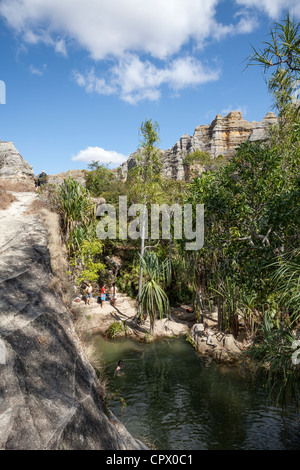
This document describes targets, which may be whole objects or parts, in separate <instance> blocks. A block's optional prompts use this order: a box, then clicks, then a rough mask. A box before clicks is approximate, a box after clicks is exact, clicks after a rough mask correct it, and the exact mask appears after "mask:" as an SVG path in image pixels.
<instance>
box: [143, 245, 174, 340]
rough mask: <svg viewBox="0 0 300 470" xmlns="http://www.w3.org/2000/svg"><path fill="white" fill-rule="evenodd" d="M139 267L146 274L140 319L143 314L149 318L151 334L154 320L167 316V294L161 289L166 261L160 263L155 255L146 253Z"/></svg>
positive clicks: (164, 279)
mask: <svg viewBox="0 0 300 470" xmlns="http://www.w3.org/2000/svg"><path fill="white" fill-rule="evenodd" d="M141 266H142V268H143V270H144V271H145V274H146V281H145V283H144V285H143V287H142V291H141V298H140V303H141V318H142V316H143V312H144V311H146V315H147V316H149V318H150V332H151V334H152V333H153V329H154V324H155V320H156V318H157V317H159V318H162V317H163V315H164V314H167V315H168V314H169V310H170V305H169V299H168V296H167V294H166V293H165V291H164V289H163V288H162V286H161V284H162V285H164V284H165V283H166V280H167V278H168V260H165V261H164V262H162V263H160V262H159V260H158V257H157V255H156V253H154V252H151V251H150V252H149V251H146V252H145V254H144V257H141Z"/></svg>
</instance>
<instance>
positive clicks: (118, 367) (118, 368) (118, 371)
mask: <svg viewBox="0 0 300 470" xmlns="http://www.w3.org/2000/svg"><path fill="white" fill-rule="evenodd" d="M122 369H123V361H119V362H118V365H117V368H116V370H115V373H114V377H115V376H116V375H118V374H119V373H120V372H121V371H122Z"/></svg>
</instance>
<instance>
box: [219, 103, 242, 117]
mask: <svg viewBox="0 0 300 470" xmlns="http://www.w3.org/2000/svg"><path fill="white" fill-rule="evenodd" d="M247 110H248V108H247V106H232V105H229V106H227V107H226V108H224V109H222V111H221V114H224V116H226V115H227V114H229V113H231V111H239V112H240V113H242V116H243V117H245V116H246V115H247Z"/></svg>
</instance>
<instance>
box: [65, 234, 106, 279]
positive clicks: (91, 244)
mask: <svg viewBox="0 0 300 470" xmlns="http://www.w3.org/2000/svg"><path fill="white" fill-rule="evenodd" d="M102 249H103V244H102V242H101V241H100V240H98V239H94V240H92V241H89V240H83V241H82V243H81V244H80V246H79V249H78V251H76V252H75V253H74V256H73V257H72V258H71V261H70V265H71V266H72V267H73V276H74V277H75V279H76V282H77V284H78V285H80V284H82V283H83V282H86V281H89V282H91V283H93V282H97V281H98V280H99V275H100V274H101V273H103V272H104V270H105V265H104V263H103V262H101V261H100V259H99V258H100V255H101V252H102Z"/></svg>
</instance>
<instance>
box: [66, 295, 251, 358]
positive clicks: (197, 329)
mask: <svg viewBox="0 0 300 470" xmlns="http://www.w3.org/2000/svg"><path fill="white" fill-rule="evenodd" d="M71 310H72V312H73V315H74V320H75V323H76V329H77V330H78V331H80V332H81V333H82V334H88V335H94V334H102V335H104V336H105V337H107V336H110V337H112V336H111V333H113V338H118V337H119V338H120V337H125V336H126V337H130V338H133V339H135V340H137V341H143V342H149V341H155V340H159V339H164V338H174V337H178V336H185V337H186V339H187V340H188V341H189V342H190V343H191V344H192V345H193V347H194V348H195V350H196V351H197V352H199V353H200V354H202V355H203V356H208V357H211V358H213V359H214V360H216V361H218V362H222V363H226V364H233V363H235V362H236V361H238V360H239V358H240V355H241V353H242V352H243V351H244V350H245V349H246V348H247V347H249V346H250V344H251V342H250V341H249V340H247V338H246V337H245V335H244V334H243V333H240V334H239V336H238V337H237V338H234V336H233V335H232V334H225V333H222V332H220V331H218V329H217V311H213V312H211V313H209V312H206V314H205V315H204V323H198V322H197V319H196V318H195V315H194V314H193V313H192V312H189V310H190V309H189V308H188V306H181V307H178V308H172V309H171V314H170V317H169V318H163V319H161V320H159V319H158V320H156V322H155V325H154V329H153V332H152V334H150V321H149V319H147V320H146V322H145V323H144V324H143V325H138V324H137V323H136V321H135V316H136V312H137V305H136V301H134V300H132V299H130V298H129V297H127V296H126V295H125V294H121V293H118V294H117V296H116V302H115V305H112V303H111V302H109V301H106V302H105V303H104V305H103V307H101V305H100V304H99V303H98V302H97V299H96V298H92V299H91V304H90V305H85V302H84V301H83V300H81V301H78V300H77V301H75V300H73V302H72V305H71ZM110 331H111V333H110Z"/></svg>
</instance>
